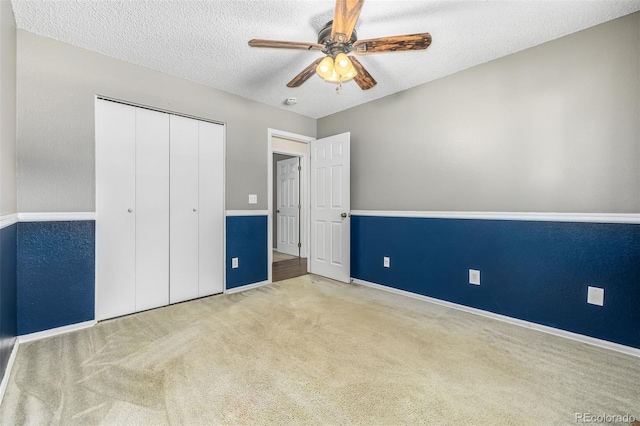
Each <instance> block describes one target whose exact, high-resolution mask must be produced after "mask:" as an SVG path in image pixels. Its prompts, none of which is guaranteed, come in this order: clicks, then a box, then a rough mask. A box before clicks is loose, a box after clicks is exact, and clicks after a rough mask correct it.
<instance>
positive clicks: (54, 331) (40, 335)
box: [18, 320, 98, 343]
mask: <svg viewBox="0 0 640 426" xmlns="http://www.w3.org/2000/svg"><path fill="white" fill-rule="evenodd" d="M97 323H98V322H97V321H96V320H91V321H85V322H79V323H76V324H70V325H65V326H62V327H56V328H51V329H49V330H43V331H38V332H35V333H30V334H23V335H22V336H18V341H19V342H20V343H26V342H32V341H34V340H40V339H44V338H46V337H51V336H57V335H58V334H65V333H69V332H71V331H76V330H82V329H83V328H89V327H93V326H94V325H96V324H97Z"/></svg>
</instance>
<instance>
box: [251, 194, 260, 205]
mask: <svg viewBox="0 0 640 426" xmlns="http://www.w3.org/2000/svg"><path fill="white" fill-rule="evenodd" d="M249 204H258V195H257V194H249Z"/></svg>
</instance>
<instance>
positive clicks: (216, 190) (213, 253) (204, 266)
mask: <svg viewBox="0 0 640 426" xmlns="http://www.w3.org/2000/svg"><path fill="white" fill-rule="evenodd" d="M198 127H199V136H198V145H199V167H198V170H199V173H198V180H199V182H200V184H199V196H198V197H199V205H200V214H199V229H198V237H199V244H198V247H199V250H198V252H199V253H198V257H199V268H198V270H199V273H198V280H199V286H198V296H200V297H203V296H209V295H211V294H216V293H222V291H223V290H224V270H223V268H224V137H225V136H224V126H222V125H220V124H214V123H208V122H204V121H200V122H199V123H198Z"/></svg>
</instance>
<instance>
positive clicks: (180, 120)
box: [169, 115, 199, 303]
mask: <svg viewBox="0 0 640 426" xmlns="http://www.w3.org/2000/svg"><path fill="white" fill-rule="evenodd" d="M198 133H199V128H198V121H196V120H193V119H190V118H185V117H179V116H176V115H171V118H170V141H169V146H170V163H171V167H170V190H169V191H170V253H169V259H170V261H169V263H170V267H169V276H170V282H171V285H170V291H169V302H170V303H177V302H182V301H184V300H189V299H195V298H197V297H198V294H199V291H198V263H199V259H198V258H199V255H198V226H199V223H198V201H199V200H198V147H199V136H198Z"/></svg>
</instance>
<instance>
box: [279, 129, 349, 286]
mask: <svg viewBox="0 0 640 426" xmlns="http://www.w3.org/2000/svg"><path fill="white" fill-rule="evenodd" d="M267 141H268V142H267V143H268V148H267V160H268V161H267V178H268V181H267V182H268V185H267V193H268V197H267V198H268V202H267V203H268V209H269V210H268V212H269V219H268V221H267V228H268V233H267V235H268V242H267V250H268V265H269V267H268V273H269V280H268V282H274V281H279V280H282V279H286V278H282V276H280V275H279V274H278V275H276V276H274V267H273V265H274V240H275V241H276V242H277V238H278V237H277V235H275V234H274V228H276V226H274V222H273V221H274V218H277V215H278V213H277V212H276V210H277V209H274V206H275V205H277V200H276V197H277V190H275V188H274V183H273V179H274V174H276V175H277V162H276V165H275V166H274V157H273V155H274V154H283V155H286V156H288V157H289V158H288V159H289V160H291V161H292V162H294V163H293V164H295V161H296V160H295V158H297V159H298V161H299V163H298V164H299V166H300V170H299V179H300V181H299V186H298V187H299V193H298V200H299V222H300V226H299V227H298V228H297V229H298V232H299V234H298V238H297V241H298V242H297V243H295V241H296V238H293V239H292V240H291V241H292V242H293V243H294V244H297V245H298V247H297V248H298V249H299V255H298V256H296V259H299V260H298V265H297V272H296V274H304V273H313V274H318V275H321V276H324V277H327V278H332V279H334V280H337V281H342V282H350V276H351V275H350V263H351V262H350V227H351V226H350V222H351V220H350V216H351V214H350V208H351V207H350V205H351V203H350V134H349V133H348V132H347V133H341V134H339V135H334V136H329V137H325V138H322V139H318V140H316V139H315V138H312V137H308V136H302V135H297V134H293V133H289V132H284V131H280V130H275V129H268V133H267ZM312 157H313V162H312V161H311V158H312ZM283 159H285V160H286V158H283ZM289 170H290V171H291V170H292V169H291V168H289ZM290 220H292V221H294V223H295V218H293V219H290ZM312 223H313V226H312V225H311V224H312ZM289 235H292V234H289ZM276 250H277V246H276ZM278 252H280V251H278ZM293 253H294V254H295V251H294V252H293ZM277 258H279V256H278V257H277ZM301 259H305V261H304V263H305V264H306V265H303V266H301V263H302V262H303V261H302V260H301ZM291 260H292V259H289V261H291ZM293 260H295V259H293ZM278 263H279V262H278ZM292 263H294V262H293V261H292ZM278 266H284V265H277V267H278ZM305 266H306V271H305V270H304V267H305Z"/></svg>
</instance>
